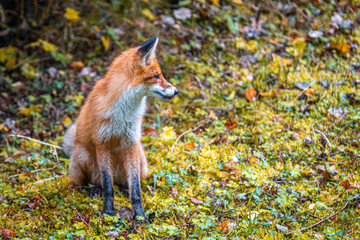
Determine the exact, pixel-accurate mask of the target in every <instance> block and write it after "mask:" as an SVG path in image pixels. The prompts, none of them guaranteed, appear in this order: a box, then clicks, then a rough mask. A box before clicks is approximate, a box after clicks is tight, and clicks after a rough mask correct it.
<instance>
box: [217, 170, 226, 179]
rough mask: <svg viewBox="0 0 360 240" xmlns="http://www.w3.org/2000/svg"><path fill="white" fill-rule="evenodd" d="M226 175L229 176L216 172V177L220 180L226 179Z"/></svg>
mask: <svg viewBox="0 0 360 240" xmlns="http://www.w3.org/2000/svg"><path fill="white" fill-rule="evenodd" d="M226 175H227V174H226V173H224V172H220V171H219V172H216V176H217V177H219V178H224V177H226Z"/></svg>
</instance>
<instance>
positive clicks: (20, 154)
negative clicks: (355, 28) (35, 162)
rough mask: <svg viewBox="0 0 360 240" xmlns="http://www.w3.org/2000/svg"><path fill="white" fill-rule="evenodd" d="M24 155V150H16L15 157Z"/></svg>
mask: <svg viewBox="0 0 360 240" xmlns="http://www.w3.org/2000/svg"><path fill="white" fill-rule="evenodd" d="M23 155H26V152H24V151H16V152H14V154H13V157H17V156H23Z"/></svg>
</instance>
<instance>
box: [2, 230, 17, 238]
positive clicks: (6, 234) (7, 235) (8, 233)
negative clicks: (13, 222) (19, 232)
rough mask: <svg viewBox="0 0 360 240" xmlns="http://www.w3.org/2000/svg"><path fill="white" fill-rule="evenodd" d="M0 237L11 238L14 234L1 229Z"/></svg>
mask: <svg viewBox="0 0 360 240" xmlns="http://www.w3.org/2000/svg"><path fill="white" fill-rule="evenodd" d="M1 235H2V236H3V237H4V238H11V237H15V236H16V235H15V233H14V231H11V230H9V229H5V228H2V229H1Z"/></svg>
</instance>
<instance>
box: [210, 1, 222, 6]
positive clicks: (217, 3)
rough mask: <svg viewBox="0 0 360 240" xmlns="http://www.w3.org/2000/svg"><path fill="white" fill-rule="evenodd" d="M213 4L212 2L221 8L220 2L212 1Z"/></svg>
mask: <svg viewBox="0 0 360 240" xmlns="http://www.w3.org/2000/svg"><path fill="white" fill-rule="evenodd" d="M211 2H212V3H213V4H215V5H216V6H220V4H219V0H211Z"/></svg>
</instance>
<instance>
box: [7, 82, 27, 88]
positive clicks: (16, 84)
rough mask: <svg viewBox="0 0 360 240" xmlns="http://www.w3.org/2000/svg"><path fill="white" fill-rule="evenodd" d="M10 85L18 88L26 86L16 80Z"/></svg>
mask: <svg viewBox="0 0 360 240" xmlns="http://www.w3.org/2000/svg"><path fill="white" fill-rule="evenodd" d="M10 87H12V88H16V89H23V88H25V85H24V84H23V83H22V82H14V83H13V84H11V85H10Z"/></svg>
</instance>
